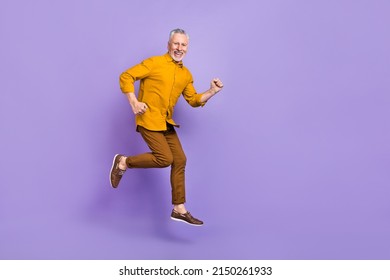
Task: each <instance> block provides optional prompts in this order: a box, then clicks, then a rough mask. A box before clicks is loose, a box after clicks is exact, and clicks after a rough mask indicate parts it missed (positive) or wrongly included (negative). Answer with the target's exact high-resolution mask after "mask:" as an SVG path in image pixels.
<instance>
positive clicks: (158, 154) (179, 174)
mask: <svg viewBox="0 0 390 280" xmlns="http://www.w3.org/2000/svg"><path fill="white" fill-rule="evenodd" d="M138 131H139V132H140V133H141V135H142V138H143V139H144V140H145V142H146V144H148V146H149V148H150V150H151V152H149V153H144V154H139V155H136V156H129V157H127V159H126V164H127V166H128V167H129V168H163V167H168V166H171V188H172V204H182V203H184V202H185V176H184V172H185V166H186V162H187V158H186V156H185V154H184V151H183V148H182V146H181V143H180V140H179V137H178V135H177V133H176V131H175V129H174V127H173V126H172V125H168V129H167V130H166V131H151V130H147V129H145V128H144V127H142V126H138Z"/></svg>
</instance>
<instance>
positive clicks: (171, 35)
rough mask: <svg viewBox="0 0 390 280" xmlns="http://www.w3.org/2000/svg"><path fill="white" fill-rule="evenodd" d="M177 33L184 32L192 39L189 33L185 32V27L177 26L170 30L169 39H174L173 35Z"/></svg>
mask: <svg viewBox="0 0 390 280" xmlns="http://www.w3.org/2000/svg"><path fill="white" fill-rule="evenodd" d="M175 34H184V35H186V36H187V39H188V40H189V39H190V35H188V33H187V32H185V31H184V30H183V29H180V28H176V29H173V30H172V31H171V32H169V41H170V40H171V39H172V37H173V35H175Z"/></svg>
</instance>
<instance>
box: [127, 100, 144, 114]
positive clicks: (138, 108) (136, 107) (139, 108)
mask: <svg viewBox="0 0 390 280" xmlns="http://www.w3.org/2000/svg"><path fill="white" fill-rule="evenodd" d="M130 105H131V109H132V110H133V113H134V115H142V114H144V113H145V112H146V110H147V109H148V106H147V105H146V104H145V103H143V102H139V101H135V102H131V103H130Z"/></svg>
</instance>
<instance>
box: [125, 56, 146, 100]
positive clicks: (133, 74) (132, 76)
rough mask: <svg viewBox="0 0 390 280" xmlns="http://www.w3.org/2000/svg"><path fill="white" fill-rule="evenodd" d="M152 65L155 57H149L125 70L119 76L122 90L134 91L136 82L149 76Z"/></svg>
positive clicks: (126, 91)
mask: <svg viewBox="0 0 390 280" xmlns="http://www.w3.org/2000/svg"><path fill="white" fill-rule="evenodd" d="M152 67H153V59H152V58H149V59H146V60H144V61H142V62H141V63H140V64H137V65H135V66H133V67H131V68H129V69H127V70H126V71H125V72H123V73H122V74H121V75H120V77H119V85H120V88H121V91H122V92H123V93H129V92H134V82H135V81H138V80H140V79H143V78H145V77H147V76H148V75H149V73H150V71H151V69H152Z"/></svg>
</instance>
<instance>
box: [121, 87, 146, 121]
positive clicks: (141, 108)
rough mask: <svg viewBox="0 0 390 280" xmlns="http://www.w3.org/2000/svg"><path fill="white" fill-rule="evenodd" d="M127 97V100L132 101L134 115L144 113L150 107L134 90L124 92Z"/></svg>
mask: <svg viewBox="0 0 390 280" xmlns="http://www.w3.org/2000/svg"><path fill="white" fill-rule="evenodd" d="M124 94H125V95H126V97H127V100H128V101H129V103H130V106H131V109H132V110H133V113H134V115H142V114H143V113H145V112H146V110H147V109H148V106H147V105H146V104H145V103H144V102H139V101H138V99H137V97H136V96H135V94H134V92H127V93H124Z"/></svg>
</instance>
